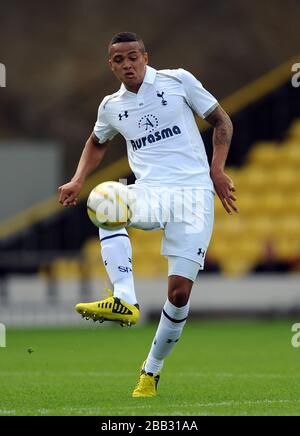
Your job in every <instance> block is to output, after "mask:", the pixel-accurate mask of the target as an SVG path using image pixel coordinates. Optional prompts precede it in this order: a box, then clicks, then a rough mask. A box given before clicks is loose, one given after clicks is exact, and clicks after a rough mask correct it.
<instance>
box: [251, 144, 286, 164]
mask: <svg viewBox="0 0 300 436" xmlns="http://www.w3.org/2000/svg"><path fill="white" fill-rule="evenodd" d="M278 148H279V146H278V143H276V142H258V143H256V144H255V146H254V147H253V148H252V149H251V150H250V152H249V155H248V158H247V162H248V163H249V164H250V165H257V166H265V167H268V166H272V165H274V164H277V163H278V157H277V153H278Z"/></svg>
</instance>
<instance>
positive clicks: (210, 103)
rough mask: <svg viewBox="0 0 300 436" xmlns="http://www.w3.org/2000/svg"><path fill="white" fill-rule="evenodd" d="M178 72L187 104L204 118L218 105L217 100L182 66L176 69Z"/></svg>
mask: <svg viewBox="0 0 300 436" xmlns="http://www.w3.org/2000/svg"><path fill="white" fill-rule="evenodd" d="M178 73H179V75H178V78H179V79H180V80H181V81H182V85H183V88H184V91H185V94H186V99H187V103H188V105H189V106H190V107H191V108H192V109H193V110H194V111H195V112H196V113H197V114H198V115H199V116H200V117H201V118H206V117H207V116H208V115H209V114H210V113H211V112H213V110H214V109H215V108H216V107H217V106H218V105H219V103H218V101H217V100H216V99H215V97H214V96H213V95H212V94H210V92H208V91H207V90H206V89H205V88H204V87H203V85H202V83H201V82H199V80H198V79H196V77H195V76H193V75H192V74H191V73H189V72H188V71H186V70H184V69H182V68H180V69H179V70H178Z"/></svg>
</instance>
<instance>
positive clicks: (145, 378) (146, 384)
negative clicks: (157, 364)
mask: <svg viewBox="0 0 300 436" xmlns="http://www.w3.org/2000/svg"><path fill="white" fill-rule="evenodd" d="M145 363H146V362H144V363H143V365H142V368H141V372H140V378H139V381H138V383H137V386H136V388H135V389H134V391H133V392H132V396H133V397H134V398H138V397H156V394H157V384H158V381H159V378H160V373H159V372H158V373H157V374H155V375H154V374H151V373H146V371H145V369H144V367H145Z"/></svg>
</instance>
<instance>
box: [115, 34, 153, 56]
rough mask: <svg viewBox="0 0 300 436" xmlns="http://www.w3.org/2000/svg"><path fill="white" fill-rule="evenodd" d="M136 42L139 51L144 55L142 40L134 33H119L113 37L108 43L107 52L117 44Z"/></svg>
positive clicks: (144, 49)
mask: <svg viewBox="0 0 300 436" xmlns="http://www.w3.org/2000/svg"><path fill="white" fill-rule="evenodd" d="M135 41H136V42H138V43H139V46H140V50H141V52H142V53H145V51H146V48H145V44H144V42H143V40H142V38H141V37H140V36H139V35H137V34H136V33H134V32H120V33H117V34H116V35H114V36H113V37H112V39H111V41H110V43H109V46H108V51H109V50H110V48H111V46H112V45H113V44H118V43H119V42H135Z"/></svg>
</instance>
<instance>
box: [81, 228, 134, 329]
mask: <svg viewBox="0 0 300 436" xmlns="http://www.w3.org/2000/svg"><path fill="white" fill-rule="evenodd" d="M99 236H100V241H101V254H102V259H103V263H104V265H105V268H106V271H107V274H108V276H109V279H110V281H111V283H112V285H113V292H112V291H111V294H110V295H109V296H108V298H105V299H104V300H101V301H96V302H93V303H80V304H78V305H77V306H76V310H77V311H78V312H79V313H80V314H81V315H82V316H83V317H86V318H88V319H89V318H92V319H94V320H95V321H97V320H98V321H100V322H102V321H105V320H109V321H118V322H120V323H121V325H132V324H136V322H137V321H138V319H139V316H140V311H139V307H138V304H137V300H136V295H135V289H134V281H133V274H132V249H131V243H130V239H129V236H128V233H127V231H126V229H121V230H103V229H99Z"/></svg>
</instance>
